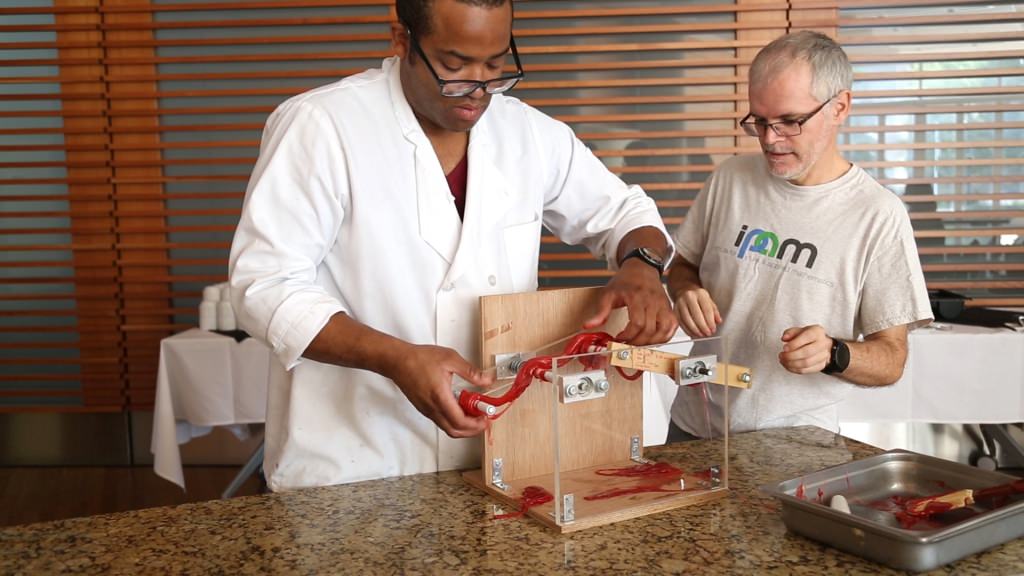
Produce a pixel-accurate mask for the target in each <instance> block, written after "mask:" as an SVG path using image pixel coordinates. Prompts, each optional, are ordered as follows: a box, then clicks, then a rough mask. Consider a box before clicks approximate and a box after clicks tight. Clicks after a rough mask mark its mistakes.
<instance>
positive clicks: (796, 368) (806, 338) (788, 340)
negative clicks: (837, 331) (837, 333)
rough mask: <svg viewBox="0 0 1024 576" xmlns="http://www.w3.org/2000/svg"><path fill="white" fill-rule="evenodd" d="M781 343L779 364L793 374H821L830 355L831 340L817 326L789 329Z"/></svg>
mask: <svg viewBox="0 0 1024 576" xmlns="http://www.w3.org/2000/svg"><path fill="white" fill-rule="evenodd" d="M782 341H783V342H785V344H783V345H782V352H781V353H780V354H779V364H782V367H783V368H785V369H786V370H789V371H790V372H792V373H794V374H810V373H813V372H821V371H822V370H823V369H824V368H825V365H826V364H828V360H829V357H830V356H831V355H832V338H830V337H829V335H828V334H826V333H825V329H824V328H822V327H821V326H819V325H817V324H814V325H812V326H804V327H802V328H789V329H788V330H786V331H785V332H783V333H782Z"/></svg>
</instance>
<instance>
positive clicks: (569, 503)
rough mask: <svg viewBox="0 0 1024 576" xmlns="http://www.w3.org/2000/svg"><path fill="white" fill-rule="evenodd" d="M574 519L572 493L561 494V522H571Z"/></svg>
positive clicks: (574, 506)
mask: <svg viewBox="0 0 1024 576" xmlns="http://www.w3.org/2000/svg"><path fill="white" fill-rule="evenodd" d="M574 520H576V505H575V498H574V497H573V495H572V494H563V495H562V522H572V521H574Z"/></svg>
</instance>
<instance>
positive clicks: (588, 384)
mask: <svg viewBox="0 0 1024 576" xmlns="http://www.w3.org/2000/svg"><path fill="white" fill-rule="evenodd" d="M593 389H594V381H593V380H591V379H590V378H587V377H586V376H584V377H583V378H580V385H579V391H580V396H586V395H587V394H590V391H591V390H593Z"/></svg>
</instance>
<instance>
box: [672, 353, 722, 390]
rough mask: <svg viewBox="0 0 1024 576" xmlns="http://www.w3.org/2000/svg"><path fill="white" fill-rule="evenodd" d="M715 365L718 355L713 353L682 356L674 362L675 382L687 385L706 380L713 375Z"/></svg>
mask: <svg viewBox="0 0 1024 576" xmlns="http://www.w3.org/2000/svg"><path fill="white" fill-rule="evenodd" d="M717 365H718V357H717V356H715V355H714V354H709V355H707V356H691V357H689V358H682V359H680V360H679V362H678V363H677V364H676V384H678V385H680V386H689V385H690V384H700V383H701V382H708V381H710V380H711V379H712V378H714V377H715V367H716V366H717Z"/></svg>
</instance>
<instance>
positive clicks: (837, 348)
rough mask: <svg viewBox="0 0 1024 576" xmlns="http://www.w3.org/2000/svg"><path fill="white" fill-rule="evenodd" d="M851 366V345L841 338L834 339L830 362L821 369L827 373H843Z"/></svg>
mask: <svg viewBox="0 0 1024 576" xmlns="http://www.w3.org/2000/svg"><path fill="white" fill-rule="evenodd" d="M849 366H850V347H849V346H847V345H846V342H843V341H842V340H840V339H839V338H833V339H832V352H831V353H830V354H829V357H828V364H825V367H824V368H823V369H822V370H821V371H822V372H824V373H825V374H842V373H843V370H846V369H847V367H849Z"/></svg>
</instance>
